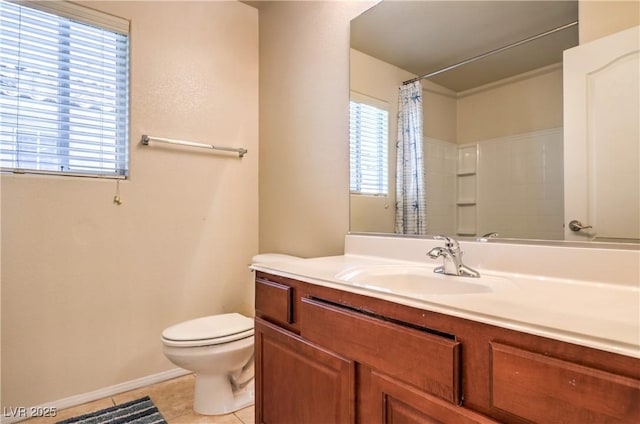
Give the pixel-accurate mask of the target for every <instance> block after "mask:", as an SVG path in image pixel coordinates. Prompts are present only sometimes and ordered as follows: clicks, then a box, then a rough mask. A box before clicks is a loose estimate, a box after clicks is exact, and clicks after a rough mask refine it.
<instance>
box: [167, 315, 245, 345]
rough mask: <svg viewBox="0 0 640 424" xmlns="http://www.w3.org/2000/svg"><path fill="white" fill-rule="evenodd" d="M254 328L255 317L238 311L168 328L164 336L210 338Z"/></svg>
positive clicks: (181, 338)
mask: <svg viewBox="0 0 640 424" xmlns="http://www.w3.org/2000/svg"><path fill="white" fill-rule="evenodd" d="M249 330H253V319H251V318H248V317H245V316H244V315H240V314H238V313H230V314H220V315H212V316H208V317H202V318H196V319H192V320H190V321H185V322H181V323H179V324H176V325H172V326H171V327H168V328H166V329H165V330H164V331H163V332H162V337H163V338H165V339H167V340H173V341H195V340H209V339H217V338H220V337H226V336H232V335H234V334H240V333H243V332H246V331H249Z"/></svg>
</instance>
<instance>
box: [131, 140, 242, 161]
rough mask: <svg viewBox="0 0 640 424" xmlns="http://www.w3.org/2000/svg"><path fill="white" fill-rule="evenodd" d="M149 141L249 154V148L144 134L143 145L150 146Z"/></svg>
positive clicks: (240, 155) (239, 155) (240, 154)
mask: <svg viewBox="0 0 640 424" xmlns="http://www.w3.org/2000/svg"><path fill="white" fill-rule="evenodd" d="M149 141H157V142H160V143H168V144H177V145H180V146H189V147H199V148H202V149H213V150H225V151H228V152H236V153H237V154H238V157H240V158H241V157H243V156H244V155H245V154H247V151H248V150H247V149H243V148H237V147H222V146H214V145H212V144H203V143H194V142H193V141H183V140H173V139H171V138H160V137H154V136H151V135H144V134H143V135H142V138H141V139H140V142H141V143H142V144H143V145H145V146H148V145H149Z"/></svg>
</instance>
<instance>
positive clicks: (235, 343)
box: [162, 253, 300, 415]
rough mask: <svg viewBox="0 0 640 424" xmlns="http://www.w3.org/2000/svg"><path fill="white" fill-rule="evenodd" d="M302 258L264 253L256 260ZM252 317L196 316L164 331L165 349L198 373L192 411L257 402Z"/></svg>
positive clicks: (226, 409)
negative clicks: (254, 379)
mask: <svg viewBox="0 0 640 424" xmlns="http://www.w3.org/2000/svg"><path fill="white" fill-rule="evenodd" d="M297 259H300V258H298V257H295V256H288V255H282V254H277V253H276V254H273V253H272V254H260V255H257V256H254V257H253V259H252V263H268V262H280V261H289V260H297ZM253 342H254V336H253V319H252V318H248V317H246V316H243V315H240V314H238V313H230V314H221V315H212V316H208V317H203V318H196V319H193V320H190V321H185V322H182V323H180V324H176V325H173V326H171V327H168V328H167V329H165V330H164V331H163V332H162V344H163V352H164V354H165V356H166V357H167V359H169V360H170V361H171V362H173V363H174V364H175V365H177V366H179V367H181V368H184V369H186V370H189V371H193V372H194V373H195V376H196V388H195V396H194V402H193V410H194V411H195V412H197V413H199V414H203V415H221V414H228V413H231V412H234V411H237V410H239V409H242V408H245V407H247V406H250V405H253V403H254V399H255V392H254V381H253V376H254V368H253Z"/></svg>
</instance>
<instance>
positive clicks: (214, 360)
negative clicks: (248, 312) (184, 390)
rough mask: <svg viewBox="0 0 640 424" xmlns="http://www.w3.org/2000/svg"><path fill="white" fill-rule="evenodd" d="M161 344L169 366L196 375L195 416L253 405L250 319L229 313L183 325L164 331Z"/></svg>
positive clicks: (217, 413)
mask: <svg viewBox="0 0 640 424" xmlns="http://www.w3.org/2000/svg"><path fill="white" fill-rule="evenodd" d="M162 344H163V345H164V347H163V351H164V354H165V355H166V357H167V358H168V359H169V360H170V361H171V362H173V363H174V364H176V365H177V366H179V367H181V368H184V369H187V370H189V371H193V372H195V374H196V389H195V399H194V402H193V410H194V411H195V412H197V413H199V414H203V415H221V414H228V413H230V412H234V411H237V410H239V409H242V408H244V407H247V406H249V405H253V401H254V390H253V319H251V318H247V317H245V316H243V315H240V314H236V313H231V314H222V315H213V316H209V317H203V318H197V319H194V320H191V321H185V322H183V323H180V324H177V325H174V326H171V327H169V328H167V329H166V330H164V331H163V332H162Z"/></svg>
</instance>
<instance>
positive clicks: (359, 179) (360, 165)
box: [349, 95, 389, 195]
mask: <svg viewBox="0 0 640 424" xmlns="http://www.w3.org/2000/svg"><path fill="white" fill-rule="evenodd" d="M371 100H373V99H371ZM371 103H373V102H372V101H367V100H366V99H363V100H362V101H360V98H357V99H356V98H354V96H353V95H352V99H351V101H350V113H349V117H350V119H349V146H350V152H349V153H350V155H349V162H350V191H351V193H356V194H369V195H386V194H388V193H389V166H388V163H389V160H388V157H389V153H388V151H389V141H388V139H389V112H388V111H387V110H386V108H384V105H380V104H378V105H376V106H373V105H372V104H371ZM378 103H379V102H378ZM378 106H380V107H378Z"/></svg>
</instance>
